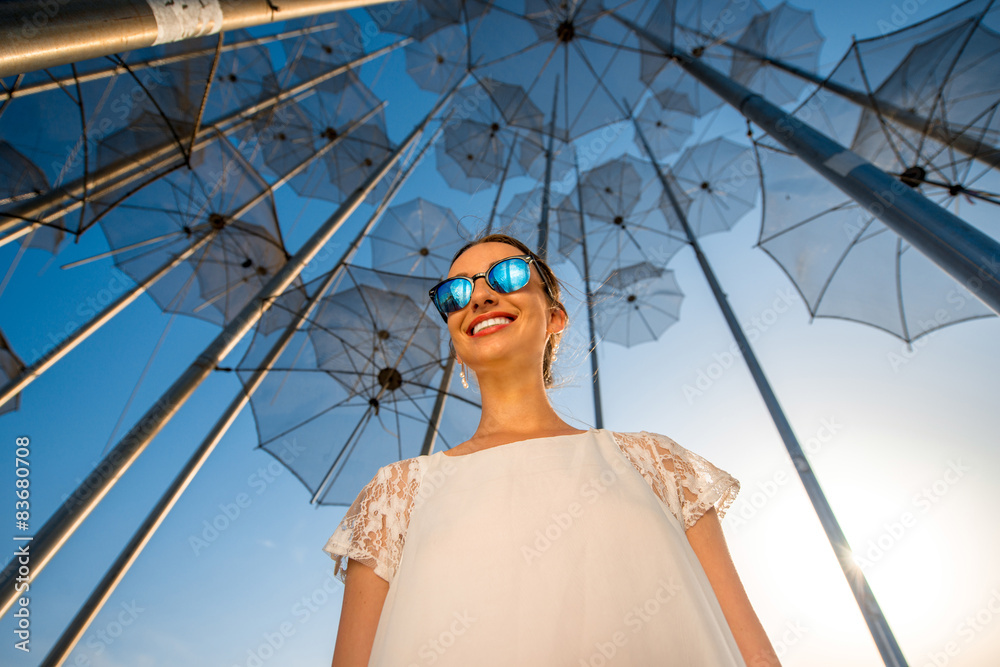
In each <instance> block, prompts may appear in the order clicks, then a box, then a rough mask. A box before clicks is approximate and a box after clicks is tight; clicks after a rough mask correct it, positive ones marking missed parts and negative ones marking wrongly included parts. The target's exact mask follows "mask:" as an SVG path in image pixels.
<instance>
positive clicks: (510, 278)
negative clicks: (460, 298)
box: [470, 257, 531, 296]
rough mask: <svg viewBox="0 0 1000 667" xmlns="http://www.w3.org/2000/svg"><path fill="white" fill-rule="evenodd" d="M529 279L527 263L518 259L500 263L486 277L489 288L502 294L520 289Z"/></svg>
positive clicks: (512, 258)
mask: <svg viewBox="0 0 1000 667" xmlns="http://www.w3.org/2000/svg"><path fill="white" fill-rule="evenodd" d="M530 278H531V270H530V269H529V268H528V263H527V262H526V261H524V260H523V259H521V258H520V257H511V258H510V259H506V260H504V261H502V262H500V263H499V264H497V265H496V266H494V267H493V268H492V269H490V272H489V275H487V276H486V280H487V281H488V282H489V284H490V286H491V287H492V288H493V289H495V290H496V291H498V292H503V293H504V294H510V293H511V292H516V291H517V290H519V289H521V288H522V287H524V286H525V285H527V284H528V280H529V279H530ZM470 296H471V295H470Z"/></svg>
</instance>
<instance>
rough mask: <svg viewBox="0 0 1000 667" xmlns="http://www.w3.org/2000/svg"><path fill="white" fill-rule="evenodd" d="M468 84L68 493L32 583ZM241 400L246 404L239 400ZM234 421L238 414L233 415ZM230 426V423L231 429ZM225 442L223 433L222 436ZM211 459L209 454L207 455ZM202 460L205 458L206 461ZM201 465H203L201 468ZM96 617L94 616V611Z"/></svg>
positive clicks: (13, 571) (13, 594) (2, 586)
mask: <svg viewBox="0 0 1000 667" xmlns="http://www.w3.org/2000/svg"><path fill="white" fill-rule="evenodd" d="M462 81H464V78H463V79H462V80H460V81H459V82H458V83H457V84H456V85H455V87H454V88H452V89H451V91H449V93H447V94H446V95H444V96H443V97H442V98H441V99H440V100H439V101H438V103H437V104H436V105H435V106H434V108H433V109H431V111H430V113H428V114H427V116H426V117H425V118H424V120H423V121H422V122H421V123H420V124H419V125H417V127H415V128H414V129H413V131H412V132H411V133H410V135H409V136H408V137H407V138H406V139H405V140H404V142H403V143H402V144H401V145H400V146H399V148H397V149H396V150H395V151H394V152H393V153H392V154H391V155H390V156H389V157H387V158H386V159H385V161H384V162H383V163H382V164H381V165H380V166H379V168H378V169H377V170H375V171H374V172H373V173H372V174H371V176H370V177H369V178H368V180H367V181H366V182H365V183H364V185H362V186H361V187H359V188H358V189H357V190H355V191H354V193H352V194H351V196H350V197H348V198H347V200H345V201H344V203H343V204H341V206H340V208H339V209H338V210H337V212H336V213H334V214H333V215H332V216H331V217H330V218H329V219H328V220H327V221H326V222H324V223H323V224H322V225H321V226H320V227H319V229H317V230H316V232H314V233H313V235H312V236H311V237H310V238H309V240H308V241H306V243H305V244H304V245H303V246H302V248H300V249H299V251H298V252H297V253H295V255H293V256H292V257H291V258H290V259H289V260H288V262H286V263H285V265H284V266H283V267H282V268H281V269H280V270H279V271H278V272H277V273H276V274H275V275H274V276H273V277H272V278H271V280H270V281H268V283H267V284H266V285H265V286H264V287H263V288H262V289H261V290H260V292H258V293H257V295H256V296H255V297H254V299H253V300H252V301H251V302H250V303H248V304H247V305H246V306H244V307H243V309H242V310H240V312H239V314H237V315H236V317H235V318H233V321H232V322H230V323H229V324H228V325H226V327H225V328H224V329H223V330H222V331H221V332H220V333H219V334H218V335H217V336H216V337H215V339H214V340H213V341H212V342H211V343H210V344H209V345H208V347H207V348H205V350H204V351H203V352H202V353H201V354H200V355H199V356H198V358H197V359H196V360H195V361H194V362H193V363H192V364H191V365H190V366H189V367H188V368H187V370H185V371H184V373H183V374H182V375H181V376H180V377H179V378H178V379H177V380H175V381H174V383H173V384H172V385H171V386H170V388H169V389H167V391H166V392H165V393H164V394H163V395H162V396H160V398H159V400H157V402H156V403H155V404H154V405H153V406H152V407H150V408H149V409H148V410H147V411H146V413H145V414H144V415H143V416H142V417H140V418H139V420H138V422H137V423H136V424H135V426H133V427H132V428H131V429H130V430H129V432H128V433H127V434H126V435H125V437H123V438H122V439H121V440H120V441H119V442H118V444H116V445H115V446H114V448H112V449H111V450H110V451H109V452H108V453H107V454H106V455H105V457H104V458H103V459H102V460H101V462H100V463H99V464H98V465H97V467H96V468H94V470H92V471H91V472H90V474H89V475H88V476H87V478H86V479H85V480H84V481H83V482H82V483H81V484H80V485H79V486H78V487H77V489H76V490H75V491H74V492H73V493H72V494H70V496H69V497H68V498H67V499H66V501H65V502H64V503H63V504H62V505H60V506H59V508H58V509H56V511H55V512H53V514H52V516H51V517H49V519H48V521H46V522H45V525H44V526H43V527H42V529H41V530H40V531H39V532H38V533H37V534H36V535H35V536H34V538H33V541H32V542H31V548H32V566H33V567H32V580H34V579H35V578H37V576H38V574H39V573H41V571H42V570H43V569H44V568H45V566H46V565H47V564H48V562H49V561H50V560H51V559H52V557H53V556H54V555H55V554H56V552H58V551H59V549H60V548H61V547H62V545H63V544H64V543H65V542H66V540H68V539H69V537H70V536H71V535H72V534H73V532H75V531H76V529H77V527H79V525H80V524H81V523H82V522H83V521H84V520H85V519H86V518H87V516H88V515H89V514H90V513H91V512H92V511H93V510H94V508H95V507H96V506H97V504H98V503H99V502H100V501H101V499H102V498H103V497H104V496H105V495H106V494H107V493H108V491H110V490H111V487H112V486H114V484H115V482H117V481H118V478H119V477H121V476H122V475H123V474H124V473H125V471H126V470H127V469H128V468H129V466H131V465H132V463H133V462H134V461H135V459H136V458H138V457H139V455H140V454H141V453H142V452H143V450H145V448H146V446H147V445H148V444H149V443H150V442H151V441H152V439H153V438H154V437H155V436H156V434H157V433H158V432H159V431H160V429H162V428H163V427H164V426H165V425H166V423H167V422H168V421H170V418H171V417H173V415H174V414H175V413H176V412H177V411H178V410H179V409H180V408H181V406H182V405H183V404H184V403H185V402H186V401H187V399H188V398H190V396H191V395H192V394H193V393H194V391H195V389H197V387H198V385H199V384H201V382H202V381H204V380H205V379H206V378H207V377H208V376H209V374H210V373H211V372H212V370H213V369H214V368H215V366H216V365H217V364H218V363H219V361H221V360H222V359H223V358H224V357H225V356H226V355H227V354H228V353H229V352H230V351H231V350H232V349H233V348H234V347H235V346H236V345H237V343H239V341H240V339H242V338H243V336H244V335H246V333H247V332H248V331H250V329H251V328H253V326H254V325H255V324H256V323H257V321H258V320H259V319H260V318H261V316H262V315H263V314H264V312H265V311H266V310H267V309H268V308H270V307H271V305H272V303H273V301H274V300H275V299H276V298H277V297H278V296H280V295H281V294H282V293H283V292H284V291H285V290H286V289H287V288H288V287H289V286H290V285H291V284H292V282H293V281H294V280H295V278H297V277H298V275H299V273H301V271H302V270H303V269H304V268H305V267H306V265H307V264H309V262H310V261H311V260H312V259H313V258H314V257H315V256H316V254H317V253H319V251H320V249H321V248H322V247H323V246H324V245H325V244H326V243H327V242H328V241H329V240H330V239H331V238H332V237H333V235H334V234H335V233H336V232H337V231H338V230H339V229H340V227H341V226H343V224H344V222H346V220H347V219H348V217H350V215H351V214H352V213H353V212H354V211H355V210H356V209H357V208H358V206H360V205H361V202H362V201H364V199H365V197H367V196H368V194H369V193H370V192H371V191H372V190H373V189H374V188H375V186H376V185H377V184H378V183H379V182H380V181H381V180H382V178H384V177H385V175H386V174H387V173H389V170H390V169H392V167H393V166H394V165H395V164H396V162H398V161H399V159H400V158H401V157H402V155H403V153H404V152H405V151H406V150H407V149H408V148H409V147H410V146H411V145H412V144H413V143H414V142H415V141H416V139H417V138H418V137H419V136H420V134H421V133H422V132H423V130H424V129H425V128H426V127H427V124H428V123H429V122H430V121H431V119H432V118H433V117H434V116H435V115H436V114H437V113H438V112H439V111H440V109H441V108H442V107H443V106H444V104H445V103H446V102H447V101H448V100H449V99H450V98H451V96H452V94H453V93H454V91H455V90H456V89H457V88H458V86H459V85H460V84H461V83H462ZM237 400H245V398H238V399H237ZM233 418H235V415H234V417H233ZM227 426H228V425H227ZM219 437H220V438H221V433H220V435H219ZM205 455H206V456H207V452H206V454H205ZM202 460H203V459H202ZM198 465H200V463H199V464H198ZM16 578H17V560H16V559H12V560H11V561H10V562H9V563H8V564H7V566H6V567H5V568H4V569H3V572H2V573H0V614H2V613H4V612H6V611H7V610H8V609H10V607H11V605H12V604H13V603H14V601H15V600H16V599H17V597H18V595H19V593H18V590H17V585H18V583H17V580H16ZM95 613H96V612H95Z"/></svg>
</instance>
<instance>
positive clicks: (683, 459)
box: [611, 431, 740, 530]
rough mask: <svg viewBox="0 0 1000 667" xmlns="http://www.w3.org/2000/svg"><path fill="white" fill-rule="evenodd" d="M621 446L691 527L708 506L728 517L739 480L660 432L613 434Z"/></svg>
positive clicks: (635, 466)
mask: <svg viewBox="0 0 1000 667" xmlns="http://www.w3.org/2000/svg"><path fill="white" fill-rule="evenodd" d="M611 435H612V436H614V439H615V442H617V443H618V447H619V449H621V450H622V452H624V454H625V457H626V458H627V459H628V460H629V462H630V463H631V464H632V466H633V467H634V468H635V469H636V470H638V471H639V474H640V475H642V477H643V479H645V480H646V482H647V483H648V484H649V486H650V488H652V489H653V492H654V493H655V494H656V496H657V497H658V498H659V499H660V500H662V501H663V503H664V504H665V505H666V506H667V507H668V508H669V509H670V512H671V513H672V514H673V515H674V516H675V517H677V520H678V521H680V522H681V525H683V526H684V530H688V529H689V528H690V527H691V526H693V525H694V524H695V523H697V521H698V519H700V518H701V517H702V515H704V514H705V512H707V511H708V510H709V509H711V508H712V507H715V511H716V514H718V516H719V519H722V517H723V516H725V514H726V511H727V510H728V509H729V506H730V505H732V504H733V501H734V500H735V499H736V495H737V494H738V493H739V492H740V483H739V480H737V479H736V478H735V477H733V476H732V475H730V474H729V473H727V472H726V471H725V470H722V469H720V468H717V467H716V466H714V465H712V464H711V463H709V462H708V461H706V460H705V459H704V458H702V457H701V456H699V455H698V454H695V453H694V452H692V451H689V450H687V449H685V448H683V447H681V446H680V445H679V444H677V443H676V442H674V441H673V440H671V439H670V438H668V437H667V436H665V435H659V434H657V433H648V432H646V431H642V432H641V433H612V434H611Z"/></svg>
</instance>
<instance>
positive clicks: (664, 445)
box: [608, 431, 683, 451]
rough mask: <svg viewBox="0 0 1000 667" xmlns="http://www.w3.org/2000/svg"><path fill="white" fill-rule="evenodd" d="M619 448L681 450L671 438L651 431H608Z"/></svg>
mask: <svg viewBox="0 0 1000 667" xmlns="http://www.w3.org/2000/svg"><path fill="white" fill-rule="evenodd" d="M608 433H610V434H611V436H612V437H613V438H614V439H615V440H616V441H617V442H618V444H619V446H621V447H633V448H635V447H641V448H643V449H654V450H655V449H660V450H666V451H673V450H674V448H680V449H682V450H683V448H682V447H681V446H680V445H679V444H677V441H676V440H674V439H673V438H671V437H669V436H666V435H663V434H662V433H655V432H651V431H608Z"/></svg>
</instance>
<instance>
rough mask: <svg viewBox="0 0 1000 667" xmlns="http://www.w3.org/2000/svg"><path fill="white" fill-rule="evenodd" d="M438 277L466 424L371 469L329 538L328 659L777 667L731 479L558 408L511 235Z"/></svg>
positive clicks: (349, 664) (523, 255) (541, 272)
mask: <svg viewBox="0 0 1000 667" xmlns="http://www.w3.org/2000/svg"><path fill="white" fill-rule="evenodd" d="M448 275H449V278H448V279H446V280H445V281H443V282H442V283H440V284H438V285H437V286H436V287H435V288H434V289H433V290H431V298H432V301H433V302H434V304H435V306H437V308H438V311H439V312H440V313H441V316H442V317H443V318H444V320H445V321H446V322H447V325H448V332H449V334H450V335H451V341H452V343H453V345H454V350H455V357H456V361H457V362H458V363H459V364H461V366H462V379H463V383H465V384H467V378H469V377H470V376H472V375H473V374H474V377H475V380H476V381H477V382H478V384H479V389H480V392H481V396H482V416H481V418H480V422H479V427H478V428H477V429H476V432H475V433H474V434H473V435H472V437H471V438H470V439H469V440H467V441H466V442H464V443H462V444H460V445H458V446H456V447H454V448H452V449H451V450H448V451H447V452H444V451H442V452H437V453H435V454H432V455H429V456H419V457H415V458H412V459H407V460H405V461H400V462H397V463H394V464H391V465H389V466H385V467H383V468H381V469H380V470H379V471H378V474H376V476H375V478H374V479H373V480H372V481H371V482H370V483H369V484H368V485H367V486H366V487H365V488H364V489H363V490H362V492H361V493H360V494H359V495H358V498H357V500H356V501H355V502H354V504H353V505H352V506H351V508H350V509H349V510H348V512H347V515H346V516H345V518H344V520H343V522H342V523H341V524H340V526H339V527H338V528H337V531H336V532H335V533H334V535H333V536H332V537H331V538H330V540H329V541H328V543H327V546H326V547H325V550H326V551H327V552H328V553H330V555H331V557H333V558H334V559H335V561H336V562H337V572H338V575H339V576H340V577H341V578H342V579H343V580H344V583H345V587H344V604H343V610H342V612H341V618H340V628H339V631H338V634H337V642H336V648H335V650H334V655H333V667H363V666H365V665H378V666H382V665H385V666H391V667H404V666H409V665H430V664H435V665H463V666H470V665H476V666H481V665H513V664H517V665H519V666H526V665H532V666H533V665H537V666H539V667H542V666H545V667H551V666H553V665H566V666H567V667H577V666H580V667H598V666H600V665H607V664H612V663H613V664H619V665H633V666H646V665H691V666H692V667H723V666H727V665H731V666H736V667H740V666H743V665H748V666H749V667H759V666H763V665H778V664H779V662H778V658H777V656H776V654H775V652H774V650H773V648H772V647H771V644H770V642H769V641H768V638H767V635H766V634H765V632H764V630H763V627H762V626H761V624H760V621H759V620H758V618H757V615H756V613H755V612H754V610H753V607H752V606H751V605H750V602H749V600H748V598H747V595H746V592H745V591H744V589H743V585H742V583H741V582H740V579H739V576H738V574H737V572H736V570H735V567H734V565H733V562H732V559H731V558H730V555H729V552H728V549H727V547H726V543H725V539H724V537H723V534H722V530H721V527H720V525H719V517H720V516H721V515H722V514H723V513H724V512H725V509H726V508H727V507H728V506H729V504H730V503H731V502H732V500H733V499H734V498H735V496H736V493H737V492H738V490H739V482H738V481H737V480H735V479H734V478H733V477H731V476H730V475H729V474H728V473H726V472H725V471H722V470H720V469H718V468H716V467H715V466H713V465H712V464H711V463H709V462H708V461H706V460H704V459H703V458H701V457H700V456H698V455H696V454H694V453H692V452H689V451H688V450H686V449H684V448H683V447H681V446H680V445H678V444H677V443H675V442H673V441H672V440H670V439H669V438H666V437H664V436H660V435H656V434H650V433H645V432H643V433H613V432H609V431H603V430H594V429H591V430H588V431H582V430H579V429H576V428H574V427H572V426H570V425H569V424H567V423H566V422H564V421H563V420H562V419H560V417H559V416H558V415H557V414H556V412H555V410H553V408H552V406H551V404H550V403H549V401H548V396H547V394H546V387H547V386H548V385H550V384H551V365H552V359H553V358H554V357H555V353H556V349H557V348H558V344H559V339H560V336H561V334H562V331H563V330H564V329H565V327H566V325H567V319H568V318H567V313H566V309H565V307H564V306H563V305H562V303H560V301H559V298H560V296H559V295H560V290H559V283H558V281H557V280H556V278H555V276H554V275H553V274H552V271H551V270H550V269H549V267H548V266H547V265H546V264H545V262H544V261H542V260H541V259H540V258H539V257H538V256H537V255H535V254H534V253H532V252H531V251H530V250H529V249H528V248H527V246H525V245H524V244H522V243H521V242H520V241H517V240H516V239H513V238H510V237H508V236H504V235H490V236H486V237H484V238H481V239H479V240H477V241H474V242H472V243H470V244H469V245H467V246H465V247H464V248H462V249H461V250H460V251H459V252H458V253H457V254H456V256H455V259H454V260H453V262H452V265H451V270H450V271H449V274H448ZM467 369H468V370H467ZM345 558H346V559H347V563H348V565H347V570H346V574H344V573H343V571H342V570H341V564H342V561H343V560H344V559H345Z"/></svg>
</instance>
